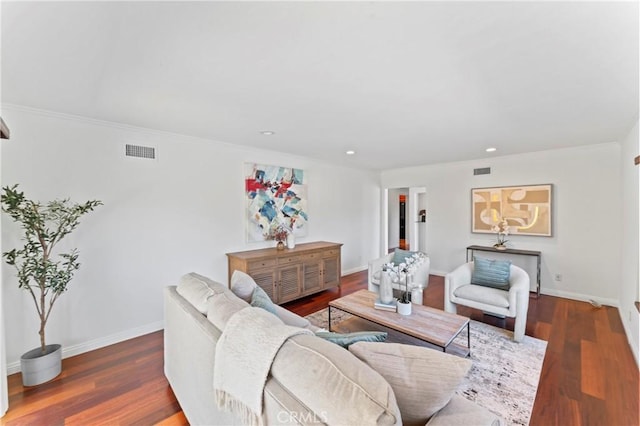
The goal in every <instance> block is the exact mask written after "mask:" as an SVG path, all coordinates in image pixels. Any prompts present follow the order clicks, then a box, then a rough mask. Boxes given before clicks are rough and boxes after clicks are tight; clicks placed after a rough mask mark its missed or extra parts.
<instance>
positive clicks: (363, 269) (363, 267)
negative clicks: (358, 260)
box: [342, 265, 369, 276]
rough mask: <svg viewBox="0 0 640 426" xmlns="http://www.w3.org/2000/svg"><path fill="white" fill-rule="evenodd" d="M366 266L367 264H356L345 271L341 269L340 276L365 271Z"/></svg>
mask: <svg viewBox="0 0 640 426" xmlns="http://www.w3.org/2000/svg"><path fill="white" fill-rule="evenodd" d="M368 268H369V266H367V265H364V266H357V267H355V268H351V269H347V270H345V271H342V276H345V275H349V274H355V273H356V272H361V271H366V270H367V269H368Z"/></svg>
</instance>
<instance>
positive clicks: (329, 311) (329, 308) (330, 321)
mask: <svg viewBox="0 0 640 426" xmlns="http://www.w3.org/2000/svg"><path fill="white" fill-rule="evenodd" d="M328 311H329V325H328V327H329V331H331V306H329V310H328Z"/></svg>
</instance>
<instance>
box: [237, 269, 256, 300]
mask: <svg viewBox="0 0 640 426" xmlns="http://www.w3.org/2000/svg"><path fill="white" fill-rule="evenodd" d="M256 287H257V284H256V282H255V281H254V279H253V278H251V276H250V275H248V274H246V273H244V272H242V271H238V270H235V271H233V274H232V275H231V291H232V292H233V293H234V294H235V295H236V296H238V297H239V298H240V299H242V300H244V301H245V302H247V303H249V302H251V296H252V295H253V289H255V288H256Z"/></svg>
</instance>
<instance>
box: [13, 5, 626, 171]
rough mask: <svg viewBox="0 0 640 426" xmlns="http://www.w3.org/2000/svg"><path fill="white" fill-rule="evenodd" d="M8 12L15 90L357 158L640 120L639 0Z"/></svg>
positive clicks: (46, 102)
mask: <svg viewBox="0 0 640 426" xmlns="http://www.w3.org/2000/svg"><path fill="white" fill-rule="evenodd" d="M1 14H2V20H1V24H2V34H1V36H2V50H1V60H2V62H1V71H2V92H1V94H2V102H3V103H6V104H19V105H25V106H29V107H35V108H42V109H46V110H53V111H57V112H63V113H69V114H76V115H81V116H87V117H92V118H96V119H100V120H107V121H113V122H118V123H125V124H130V125H134V126H142V127H148V128H152V129H158V130H165V131H169V132H174V133H180V134H185V135H191V136H197V137H202V138H207V139H212V140H217V141H222V142H229V143H233V144H241V145H247V146H256V147H262V148H269V149H274V150H277V151H283V152H290V153H294V154H299V155H304V156H309V157H313V158H317V159H320V160H326V161H329V162H332V163H335V164H341V165H348V166H353V167H362V168H371V169H385V168H393V167H401V166H408V165H418V164H432V163H439V162H449V161H458V160H468V159H476V158H486V157H490V156H493V155H506V154H515V153H521V152H529V151H539V150H546V149H552V148H559V147H570V146H577V145H586V144H595V143H605V142H612V141H618V140H620V139H621V138H622V137H624V136H625V135H626V134H627V133H628V131H629V130H630V129H631V127H632V126H633V125H634V124H635V121H636V120H637V118H638V79H639V77H638V38H639V37H638V35H639V32H638V16H639V14H638V2H637V1H633V2H612V1H606V2H583V3H581V2H480V1H477V2H452V1H447V2H391V1H389V2H65V3H62V2H44V3H35V2H7V1H3V2H2V4H1ZM262 130H273V131H275V132H276V134H275V135H272V136H264V135H261V134H260V131H262ZM15 131H17V129H16V130H15ZM488 146H495V147H497V148H498V151H497V152H496V153H494V154H487V153H486V152H484V149H485V148H486V147H488ZM347 149H354V150H356V151H357V154H356V155H355V156H351V157H347V156H345V154H344V152H345V151H346V150H347Z"/></svg>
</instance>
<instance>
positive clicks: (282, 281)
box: [227, 241, 342, 304]
mask: <svg viewBox="0 0 640 426" xmlns="http://www.w3.org/2000/svg"><path fill="white" fill-rule="evenodd" d="M341 247H342V244H338V243H329V242H325V241H317V242H313V243H304V244H296V247H295V248H293V249H284V250H277V249H276V248H266V249H259V250H248V251H239V252H236V253H227V259H228V261H229V282H231V276H232V275H233V272H234V271H236V270H238V271H242V272H245V273H247V274H248V275H250V276H251V277H252V278H253V279H254V280H255V282H256V283H257V284H258V285H259V286H260V287H262V288H263V289H264V291H265V292H266V293H267V294H268V295H269V297H270V298H271V300H273V302H274V303H278V304H280V303H285V302H289V301H291V300H294V299H298V298H300V297H303V296H308V295H310V294H313V293H317V292H319V291H323V290H326V289H328V288H332V287H337V286H339V285H340V273H341V263H340V262H341V261H340V250H341Z"/></svg>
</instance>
